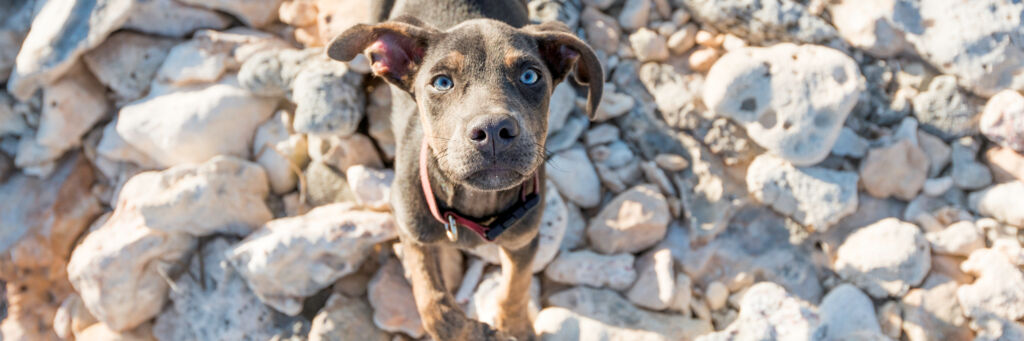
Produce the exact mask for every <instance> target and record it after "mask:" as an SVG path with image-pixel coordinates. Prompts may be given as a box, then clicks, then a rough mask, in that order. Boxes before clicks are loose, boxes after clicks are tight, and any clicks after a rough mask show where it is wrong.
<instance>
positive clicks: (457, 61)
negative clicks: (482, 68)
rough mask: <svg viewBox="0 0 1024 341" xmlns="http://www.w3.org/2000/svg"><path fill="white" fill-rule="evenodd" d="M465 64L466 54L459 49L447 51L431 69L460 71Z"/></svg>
mask: <svg viewBox="0 0 1024 341" xmlns="http://www.w3.org/2000/svg"><path fill="white" fill-rule="evenodd" d="M465 66H466V55H464V54H462V52H459V51H454V50H453V51H452V52H449V53H448V55H447V56H445V57H444V58H441V60H439V61H438V62H437V64H435V65H434V67H433V68H432V69H433V70H435V71H436V70H441V69H446V70H452V71H461V70H462V69H463V67H465Z"/></svg>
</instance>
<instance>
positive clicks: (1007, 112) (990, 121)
mask: <svg viewBox="0 0 1024 341" xmlns="http://www.w3.org/2000/svg"><path fill="white" fill-rule="evenodd" d="M978 124H979V126H980V127H981V132H982V133H983V134H985V137H987V138H988V139H989V140H991V141H992V142H995V143H998V144H999V145H1002V146H1004V147H1007V148H1010V149H1013V150H1015V151H1017V152H1018V153H1024V95H1021V93H1020V92H1018V91H1014V90H1003V91H1000V92H999V93H998V94H996V95H995V96H992V98H990V99H989V100H988V103H986V104H985V111H984V112H983V113H982V114H981V122H979V123H978Z"/></svg>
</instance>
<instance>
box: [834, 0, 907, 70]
mask: <svg viewBox="0 0 1024 341" xmlns="http://www.w3.org/2000/svg"><path fill="white" fill-rule="evenodd" d="M897 6H900V5H899V2H896V1H890V0H885V1H875V2H870V3H869V2H864V1H853V0H844V1H838V2H833V3H830V4H829V5H828V10H829V12H830V13H831V14H832V24H833V25H835V27H836V29H837V31H839V35H841V36H842V37H843V39H844V40H846V42H848V43H850V45H853V46H854V47H857V48H859V49H863V50H864V51H865V52H867V53H868V54H870V55H872V56H875V57H882V58H885V57H892V56H895V55H897V54H899V53H900V52H903V51H904V50H908V49H909V47H910V45H909V44H908V43H907V41H906V40H905V39H904V36H903V25H902V23H903V22H904V21H906V20H908V18H904V17H902V16H905V15H908V13H906V12H909V11H900V9H899V8H898V7H897Z"/></svg>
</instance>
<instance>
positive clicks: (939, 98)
mask: <svg viewBox="0 0 1024 341" xmlns="http://www.w3.org/2000/svg"><path fill="white" fill-rule="evenodd" d="M913 105H914V116H915V117H917V120H918V122H920V123H921V128H922V129H924V130H925V131H928V132H929V133H931V134H935V135H936V136H938V137H939V138H942V139H943V140H946V141H950V140H953V139H956V138H959V137H963V136H967V135H973V134H975V133H977V132H978V124H977V119H978V118H977V117H976V116H977V115H978V113H979V112H981V104H980V103H978V101H977V99H975V98H973V97H972V96H971V95H969V94H967V93H965V92H963V91H961V90H960V88H959V87H958V86H957V84H956V77H955V76H949V75H942V76H937V77H935V78H933V79H932V81H931V83H929V84H928V89H927V90H925V91H922V92H921V93H920V94H918V95H917V96H915V97H914V100H913Z"/></svg>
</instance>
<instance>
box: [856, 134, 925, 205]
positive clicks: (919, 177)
mask: <svg viewBox="0 0 1024 341" xmlns="http://www.w3.org/2000/svg"><path fill="white" fill-rule="evenodd" d="M929 162H930V161H929V160H928V156H927V155H925V153H924V151H923V150H921V148H918V147H917V146H916V145H914V144H913V143H911V142H910V141H909V140H899V141H898V142H896V143H894V144H892V145H888V146H884V147H879V148H874V149H871V150H869V151H868V155H867V157H865V158H864V160H863V161H861V164H860V180H861V183H863V184H864V189H865V190H866V191H867V192H868V193H869V194H871V195H872V196H874V197H876V198H883V199H884V198H888V197H890V196H893V197H896V198H899V199H902V200H908V201H909V200H912V199H914V197H917V194H918V193H919V192H920V191H921V188H922V187H924V183H925V180H926V179H927V178H928V165H929Z"/></svg>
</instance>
